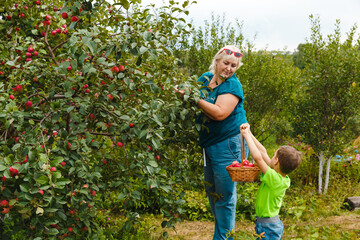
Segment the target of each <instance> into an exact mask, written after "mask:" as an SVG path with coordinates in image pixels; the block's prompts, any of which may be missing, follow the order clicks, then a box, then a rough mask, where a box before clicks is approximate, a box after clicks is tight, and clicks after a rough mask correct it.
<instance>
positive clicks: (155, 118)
mask: <svg viewBox="0 0 360 240" xmlns="http://www.w3.org/2000/svg"><path fill="white" fill-rule="evenodd" d="M153 119H154V121H155V122H156V123H157V124H158V125H159V126H160V127H162V125H163V124H162V122H160V120H159V118H158V116H157V115H155V114H154V115H153Z"/></svg>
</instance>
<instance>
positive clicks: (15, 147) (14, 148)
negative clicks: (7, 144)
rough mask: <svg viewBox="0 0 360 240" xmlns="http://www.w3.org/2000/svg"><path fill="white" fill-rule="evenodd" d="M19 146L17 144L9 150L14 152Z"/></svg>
mask: <svg viewBox="0 0 360 240" xmlns="http://www.w3.org/2000/svg"><path fill="white" fill-rule="evenodd" d="M20 146H21V144H20V143H17V144H15V145H14V146H13V147H12V148H11V149H12V150H13V151H14V152H15V151H16V150H17V149H18V148H19V147H20Z"/></svg>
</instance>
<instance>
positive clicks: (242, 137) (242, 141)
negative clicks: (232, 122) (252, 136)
mask: <svg viewBox="0 0 360 240" xmlns="http://www.w3.org/2000/svg"><path fill="white" fill-rule="evenodd" d="M240 133H241V165H243V163H244V160H245V143H244V141H245V140H244V136H243V134H242V132H240Z"/></svg>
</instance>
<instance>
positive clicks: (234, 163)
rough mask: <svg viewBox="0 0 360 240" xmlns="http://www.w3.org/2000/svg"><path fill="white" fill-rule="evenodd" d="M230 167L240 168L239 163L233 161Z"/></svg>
mask: <svg viewBox="0 0 360 240" xmlns="http://www.w3.org/2000/svg"><path fill="white" fill-rule="evenodd" d="M231 167H241V163H239V162H238V161H233V162H232V164H231Z"/></svg>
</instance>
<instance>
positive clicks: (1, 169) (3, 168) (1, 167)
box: [0, 164, 7, 172]
mask: <svg viewBox="0 0 360 240" xmlns="http://www.w3.org/2000/svg"><path fill="white" fill-rule="evenodd" d="M5 169H7V167H6V166H4V165H2V164H0V171H1V172H2V171H4V170H5Z"/></svg>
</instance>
